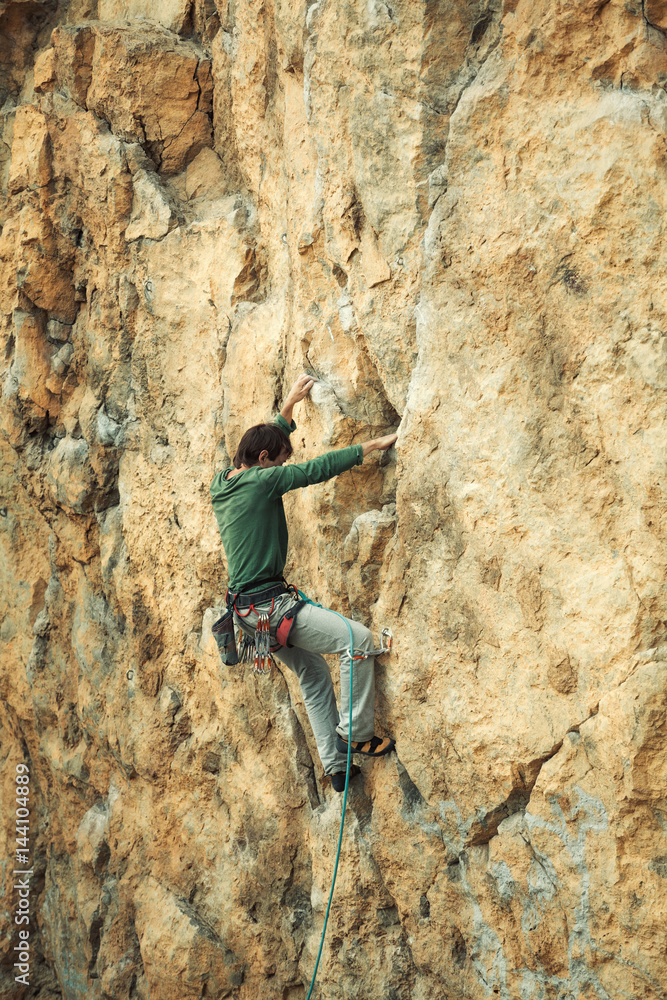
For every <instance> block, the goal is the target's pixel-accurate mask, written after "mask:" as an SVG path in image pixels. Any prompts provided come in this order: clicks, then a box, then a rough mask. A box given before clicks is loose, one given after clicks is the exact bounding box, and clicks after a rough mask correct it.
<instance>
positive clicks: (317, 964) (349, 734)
mask: <svg viewBox="0 0 667 1000" xmlns="http://www.w3.org/2000/svg"><path fill="white" fill-rule="evenodd" d="M294 589H295V590H296V591H297V593H298V595H299V597H300V598H301V599H302V600H303V601H306V603H307V604H312V605H313V607H315V608H321V607H322V605H321V604H317V602H316V601H311V600H310V598H309V597H306V595H305V594H302V593H301V591H300V590H298V588H296V587H295V588H294ZM329 610H331V608H330V609H329ZM333 614H335V615H338V617H339V618H342V619H343V621H344V622H345V624H346V625H347V629H348V632H349V633H350V717H349V724H348V727H347V765H346V769H345V794H344V795H343V812H342V815H341V817H340V831H339V833H338V848H337V850H336V863H335V864H334V870H333V879H332V880H331V892H330V893H329V902H328V904H327V912H326V913H325V915H324V927H323V928H322V937H321V939H320V948H319V951H318V952H317V959H316V961H315V970H314V972H313V978H312V980H311V983H310V989H309V990H308V996H307V997H306V1000H310V996H311V993H312V992H313V987H314V986H315V980H316V979H317V970H318V969H319V967H320V958H321V957H322V948H323V947H324V936H325V934H326V932H327V923H328V921H329V910H330V909H331V901H332V899H333V894H334V888H335V885H336V875H337V874H338V862H339V861H340V848H341V844H342V843H343V827H344V825H345V807H346V806H347V786H348V785H349V783H350V761H351V760H352V690H353V688H352V682H353V678H354V636H353V635H352V628H351V626H350V623H349V621H348V620H347V618H345V617H344V616H343V615H341V614H338V612H337V611H334V612H333Z"/></svg>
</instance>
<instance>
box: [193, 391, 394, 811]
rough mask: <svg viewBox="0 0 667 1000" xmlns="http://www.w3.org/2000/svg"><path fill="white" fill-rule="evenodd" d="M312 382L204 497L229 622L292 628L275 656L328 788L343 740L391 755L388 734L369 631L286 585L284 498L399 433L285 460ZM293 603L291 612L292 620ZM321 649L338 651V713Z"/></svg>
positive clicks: (254, 436) (340, 784)
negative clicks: (379, 717) (378, 705)
mask: <svg viewBox="0 0 667 1000" xmlns="http://www.w3.org/2000/svg"><path fill="white" fill-rule="evenodd" d="M314 382H315V380H314V379H313V378H311V377H310V376H309V375H305V374H304V375H300V376H299V378H298V379H297V380H296V382H295V383H294V385H293V386H292V388H291V389H290V391H289V393H288V395H287V398H286V400H285V403H284V405H283V408H282V409H281V411H280V413H279V415H278V416H277V417H276V420H275V422H274V423H273V424H257V425H256V426H255V427H251V428H250V430H248V431H246V432H245V434H244V435H243V437H242V438H241V441H240V443H239V446H238V450H237V452H236V455H235V457H234V466H233V468H231V467H230V468H226V469H223V470H221V471H220V472H218V473H217V475H216V476H215V478H214V479H213V482H212V484H211V499H212V502H213V509H214V511H215V516H216V518H217V521H218V527H219V529H220V535H221V537H222V544H223V546H224V549H225V554H226V556H227V565H228V570H229V590H228V592H227V602H228V608H232V607H233V609H234V621H235V622H236V624H237V625H240V627H241V628H242V629H243V630H244V632H248V631H250V630H254V627H255V626H256V624H257V620H258V618H259V616H260V615H261V614H268V615H269V626H270V630H271V638H272V640H273V637H274V636H275V634H276V629H277V627H278V626H279V624H280V623H281V622H283V621H287V622H288V624H289V625H290V626H291V627H290V629H289V645H288V646H284V645H283V646H280V647H279V649H278V650H277V652H276V656H277V657H278V658H279V659H280V660H282V662H283V663H284V664H286V666H288V667H289V668H290V669H291V670H293V671H294V673H295V674H296V676H297V678H298V679H299V684H300V685H301V691H302V694H303V700H304V703H305V706H306V711H307V712H308V718H309V720H310V724H311V726H312V729H313V734H314V736H315V741H316V743H317V749H318V752H319V755H320V760H321V761H322V766H323V768H324V773H325V775H330V776H331V783H332V787H333V788H334V789H335V791H337V792H342V791H343V789H344V787H345V775H346V766H347V750H348V739H351V740H352V753H355V754H363V755H364V756H366V757H381V756H383V755H384V754H386V753H389V752H390V751H391V750H393V748H394V746H395V740H393V739H391V737H389V736H376V735H375V733H374V722H375V718H374V715H375V664H374V659H373V657H372V656H366V657H363V654H364V653H370V652H371V650H373V648H374V642H373V634H372V633H371V631H370V630H369V629H367V628H366V627H365V626H364V625H361V624H360V623H359V622H356V621H352V620H350V619H343V618H342V617H339V616H338V615H337V614H335V613H334V612H333V611H329V610H327V609H326V608H322V607H316V606H314V605H312V604H308V603H306V604H302V603H301V602H299V601H298V599H297V598H296V597H295V595H294V592H293V590H288V587H287V584H286V583H285V580H284V578H283V569H284V566H285V560H286V558H287V542H288V532H287V522H286V519H285V511H284V508H283V501H282V496H283V494H284V493H287V492H289V490H296V489H300V488H301V487H304V486H311V485H312V484H313V483H322V482H324V481H325V480H327V479H332V478H333V477H334V476H338V475H340V473H342V472H345V471H346V470H347V469H351V468H352V467H353V466H354V465H361V463H362V462H363V460H364V458H365V456H366V455H369V454H370V453H371V452H372V451H378V450H379V451H384V450H386V449H387V448H390V447H391V446H392V445H393V444H394V442H395V441H396V438H397V435H396V434H389V435H387V436H386V437H382V438H377V439H374V440H372V441H366V442H365V443H364V444H355V445H352V446H351V447H349V448H341V449H339V450H337V451H330V452H327V453H326V454H325V455H321V456H320V457H319V458H315V459H313V460H312V461H310V462H300V463H298V464H295V465H285V464H284V463H285V462H286V461H287V459H288V458H289V457H290V455H291V454H292V445H291V443H290V438H289V436H290V434H291V433H292V432H293V431H294V430H296V424H295V423H294V420H293V419H292V413H293V410H294V406H295V405H296V403H298V402H300V400H302V399H304V398H305V397H306V396H307V395H308V393H309V392H310V390H311V388H312V387H313V385H314ZM297 605H300V606H298V607H297ZM295 608H296V611H297V613H296V616H295V617H294V619H293V621H291V620H290V614H292V613H293V611H294V609H295ZM346 621H349V625H350V628H351V629H352V636H353V639H354V651H355V663H354V678H353V704H352V732H351V733H348V723H349V720H350V706H349V685H350V650H349V645H350V639H349V630H348V627H347V625H346V624H345V623H346ZM322 653H337V654H339V656H340V679H341V685H340V688H341V709H340V713H339V712H338V709H337V706H336V697H335V694H334V689H333V684H332V681H331V674H330V672H329V667H328V665H327V662H326V660H325V659H324V657H323V656H322ZM358 773H359V768H358V767H357V766H356V764H354V765H352V767H351V768H350V777H353V775H355V774H358Z"/></svg>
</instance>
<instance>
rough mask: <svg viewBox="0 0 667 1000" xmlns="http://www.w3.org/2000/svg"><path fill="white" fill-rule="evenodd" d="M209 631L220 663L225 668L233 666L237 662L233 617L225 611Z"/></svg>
mask: <svg viewBox="0 0 667 1000" xmlns="http://www.w3.org/2000/svg"><path fill="white" fill-rule="evenodd" d="M211 631H212V633H213V638H214V639H215V641H216V645H217V647H218V652H219V653H220V659H221V660H222V662H223V663H224V664H225V666H226V667H233V666H235V664H237V663H238V662H239V657H238V653H237V651H236V639H235V636H234V617H233V615H232V614H231V613H230V612H229V611H226V612H225V613H224V615H223V616H222V618H218V620H217V622H214V623H213V626H212V628H211Z"/></svg>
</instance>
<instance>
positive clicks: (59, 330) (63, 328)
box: [46, 319, 72, 342]
mask: <svg viewBox="0 0 667 1000" xmlns="http://www.w3.org/2000/svg"><path fill="white" fill-rule="evenodd" d="M71 332H72V327H71V326H68V325H67V323H61V322H60V321H59V320H57V319H51V320H49V322H48V324H47V327H46V335H47V337H48V338H49V340H57V341H59V342H62V341H64V340H69V338H70V334H71Z"/></svg>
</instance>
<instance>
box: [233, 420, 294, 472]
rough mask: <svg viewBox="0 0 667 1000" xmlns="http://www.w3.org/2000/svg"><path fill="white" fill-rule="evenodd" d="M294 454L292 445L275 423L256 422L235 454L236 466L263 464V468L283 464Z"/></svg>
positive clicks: (242, 439)
mask: <svg viewBox="0 0 667 1000" xmlns="http://www.w3.org/2000/svg"><path fill="white" fill-rule="evenodd" d="M291 454H292V445H291V444H290V440H289V438H288V437H287V434H285V433H284V431H281V429H280V428H279V427H276V425H275V424H256V425H255V426H254V427H251V428H250V430H248V431H246V432H245V434H244V435H243V437H242V438H241V441H240V443H239V446H238V449H237V452H236V455H235V456H234V468H236V469H240V468H241V466H246V467H247V468H250V467H251V466H253V465H261V466H262V468H263V469H269V468H272V467H273V466H275V465H282V464H283V462H286V461H287V459H288V458H289V457H290V455H291Z"/></svg>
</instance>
